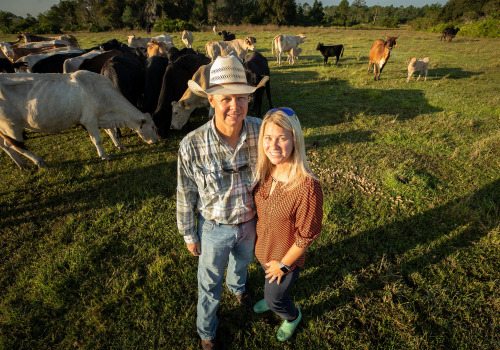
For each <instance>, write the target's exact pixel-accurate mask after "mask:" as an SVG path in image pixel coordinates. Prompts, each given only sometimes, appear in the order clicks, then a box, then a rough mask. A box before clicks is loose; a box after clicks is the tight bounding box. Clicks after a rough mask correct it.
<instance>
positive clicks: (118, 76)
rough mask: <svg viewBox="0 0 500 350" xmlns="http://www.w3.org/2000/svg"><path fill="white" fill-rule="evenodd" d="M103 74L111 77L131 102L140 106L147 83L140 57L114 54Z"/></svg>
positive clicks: (106, 64)
mask: <svg viewBox="0 0 500 350" xmlns="http://www.w3.org/2000/svg"><path fill="white" fill-rule="evenodd" d="M101 74H102V75H104V76H107V77H108V78H109V79H111V81H112V82H113V84H114V85H115V86H116V88H117V89H118V90H119V91H120V92H121V93H122V95H123V96H125V98H126V99H127V100H129V101H130V103H132V104H133V105H134V106H136V107H139V105H140V102H139V100H140V97H141V95H142V93H143V92H144V84H145V81H144V80H145V79H144V78H145V74H144V64H143V62H142V61H141V60H140V59H139V57H137V56H135V55H131V54H128V55H121V56H113V57H112V58H110V59H108V60H107V61H106V63H105V64H104V66H103V67H102V69H101Z"/></svg>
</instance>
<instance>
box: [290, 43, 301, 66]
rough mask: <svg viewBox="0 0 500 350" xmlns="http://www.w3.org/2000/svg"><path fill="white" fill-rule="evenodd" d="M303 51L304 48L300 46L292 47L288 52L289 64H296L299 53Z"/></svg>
mask: <svg viewBox="0 0 500 350" xmlns="http://www.w3.org/2000/svg"><path fill="white" fill-rule="evenodd" d="M301 53H302V49H301V48H300V47H298V48H296V49H294V48H292V49H291V50H290V51H289V52H288V64H292V65H293V64H294V63H295V61H298V60H299V55H300V54H301Z"/></svg>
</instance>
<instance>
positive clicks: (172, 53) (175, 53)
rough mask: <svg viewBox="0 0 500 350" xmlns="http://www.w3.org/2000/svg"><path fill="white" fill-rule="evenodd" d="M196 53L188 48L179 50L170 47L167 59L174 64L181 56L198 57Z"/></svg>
mask: <svg viewBox="0 0 500 350" xmlns="http://www.w3.org/2000/svg"><path fill="white" fill-rule="evenodd" d="M196 54H197V53H196V51H194V50H193V49H189V48H187V47H185V48H183V49H181V50H179V49H178V48H176V47H175V46H174V47H169V48H168V49H167V58H168V61H169V62H174V61H175V60H176V59H178V58H179V57H181V56H184V55H196Z"/></svg>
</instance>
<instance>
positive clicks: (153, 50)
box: [147, 40, 174, 57]
mask: <svg viewBox="0 0 500 350" xmlns="http://www.w3.org/2000/svg"><path fill="white" fill-rule="evenodd" d="M169 47H174V45H173V44H172V43H166V42H164V41H156V40H151V42H150V43H148V53H147V56H148V57H152V56H164V57H167V49H168V48H169Z"/></svg>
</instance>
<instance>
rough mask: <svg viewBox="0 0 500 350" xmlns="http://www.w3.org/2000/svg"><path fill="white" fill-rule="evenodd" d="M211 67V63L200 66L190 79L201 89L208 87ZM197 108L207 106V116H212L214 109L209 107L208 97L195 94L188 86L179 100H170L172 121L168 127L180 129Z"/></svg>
mask: <svg viewBox="0 0 500 350" xmlns="http://www.w3.org/2000/svg"><path fill="white" fill-rule="evenodd" d="M211 68H212V63H209V64H206V65H203V66H201V67H200V68H198V70H197V71H196V72H195V73H194V74H193V76H192V78H191V80H193V81H195V82H196V83H197V84H198V85H200V86H201V87H202V88H203V89H205V90H206V89H208V88H209V86H208V85H209V82H210V69H211ZM197 108H208V109H209V110H210V112H209V117H212V116H213V114H214V113H213V112H214V110H213V109H212V108H211V107H210V102H208V99H207V98H206V97H201V96H198V95H196V94H195V93H194V92H192V91H191V89H190V88H189V87H188V88H187V89H186V91H184V94H183V95H182V97H181V98H180V99H179V101H172V122H171V124H170V127H171V128H172V129H175V130H180V129H182V127H183V126H184V125H185V124H186V123H187V121H188V120H189V117H190V116H191V113H192V112H193V111H194V110H195V109H197Z"/></svg>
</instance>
